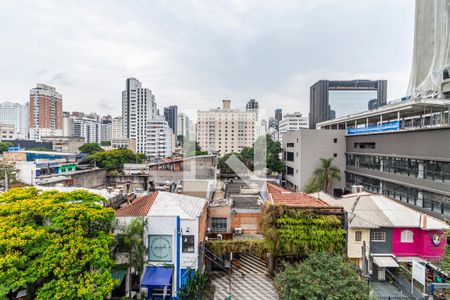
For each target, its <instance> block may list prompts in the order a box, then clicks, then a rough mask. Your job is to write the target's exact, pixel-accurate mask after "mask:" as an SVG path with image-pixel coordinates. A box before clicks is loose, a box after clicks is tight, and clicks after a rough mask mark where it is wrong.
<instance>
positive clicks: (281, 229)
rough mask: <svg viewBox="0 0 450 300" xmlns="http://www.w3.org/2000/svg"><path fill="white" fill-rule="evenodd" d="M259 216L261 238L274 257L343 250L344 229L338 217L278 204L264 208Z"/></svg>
mask: <svg viewBox="0 0 450 300" xmlns="http://www.w3.org/2000/svg"><path fill="white" fill-rule="evenodd" d="M262 213H263V216H262V220H263V222H262V230H263V234H264V238H265V240H266V243H267V247H268V249H269V251H270V253H272V254H274V255H275V256H297V257H299V256H304V255H308V254H309V253H312V252H329V253H342V252H343V251H344V247H345V230H344V227H343V226H344V225H343V221H342V218H341V216H340V215H333V214H320V213H317V212H313V211H310V210H306V209H301V208H295V207H285V206H280V205H265V206H264V208H263V212H262Z"/></svg>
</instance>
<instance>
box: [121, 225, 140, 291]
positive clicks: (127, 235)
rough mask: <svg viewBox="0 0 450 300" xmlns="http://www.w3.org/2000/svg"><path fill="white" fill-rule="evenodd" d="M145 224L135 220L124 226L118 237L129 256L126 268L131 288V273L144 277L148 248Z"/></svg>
mask: <svg viewBox="0 0 450 300" xmlns="http://www.w3.org/2000/svg"><path fill="white" fill-rule="evenodd" d="M145 225H146V224H145V222H144V221H143V220H142V219H138V218H136V219H133V220H132V221H131V223H130V224H127V225H124V226H122V227H121V228H120V229H119V230H120V231H121V233H120V234H119V235H118V237H119V239H120V241H119V243H121V244H122V245H121V249H123V250H124V251H123V253H126V254H127V257H128V261H127V263H126V266H127V268H128V274H129V276H128V280H129V286H130V287H131V285H132V282H131V279H132V278H131V273H132V272H133V271H135V272H137V273H138V274H139V278H140V277H141V275H142V272H143V270H144V265H145V253H146V251H147V248H146V247H145V245H144V228H145ZM128 297H130V298H131V288H130V289H129V294H128Z"/></svg>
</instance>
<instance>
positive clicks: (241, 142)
mask: <svg viewBox="0 0 450 300" xmlns="http://www.w3.org/2000/svg"><path fill="white" fill-rule="evenodd" d="M230 105H231V100H223V106H222V108H217V109H210V110H207V111H197V141H198V143H199V144H200V147H201V148H202V149H203V150H207V151H210V152H215V151H218V152H219V154H220V155H224V154H226V153H230V152H239V151H241V150H242V148H244V147H251V146H253V143H254V142H255V139H256V137H257V134H256V120H257V116H256V115H257V113H256V111H240V110H238V109H231V107H230Z"/></svg>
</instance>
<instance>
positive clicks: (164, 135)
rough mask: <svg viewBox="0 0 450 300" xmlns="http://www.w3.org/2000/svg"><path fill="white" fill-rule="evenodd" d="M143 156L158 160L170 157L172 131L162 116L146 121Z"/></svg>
mask: <svg viewBox="0 0 450 300" xmlns="http://www.w3.org/2000/svg"><path fill="white" fill-rule="evenodd" d="M145 132H146V144H145V152H144V153H145V155H146V156H147V157H148V158H149V159H150V160H158V159H161V158H164V157H169V156H171V155H172V135H173V134H172V129H171V128H170V127H169V124H168V123H167V121H166V120H165V119H164V117H162V116H156V117H154V118H153V119H151V120H148V121H147V127H146V131H145Z"/></svg>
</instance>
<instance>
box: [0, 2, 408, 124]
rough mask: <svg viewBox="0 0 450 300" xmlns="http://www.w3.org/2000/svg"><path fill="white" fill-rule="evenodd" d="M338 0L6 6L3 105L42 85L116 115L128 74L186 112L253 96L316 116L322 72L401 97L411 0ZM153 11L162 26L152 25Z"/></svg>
mask: <svg viewBox="0 0 450 300" xmlns="http://www.w3.org/2000/svg"><path fill="white" fill-rule="evenodd" d="M339 3H340V4H339V6H337V2H334V1H315V2H314V3H309V2H308V3H289V2H283V3H281V4H278V3H277V4H276V5H275V4H264V5H258V6H257V5H256V4H255V3H250V2H246V3H242V2H239V3H234V4H226V3H204V4H201V5H200V4H198V3H191V2H189V3H185V4H178V5H166V4H165V3H162V2H156V3H153V4H152V5H148V4H144V3H141V4H138V3H133V4H131V5H128V6H126V7H124V5H125V4H120V3H112V5H109V6H108V7H107V8H104V7H103V6H102V5H100V4H98V3H97V4H95V3H94V4H91V3H87V2H85V3H81V4H79V3H77V6H75V5H74V4H68V5H67V6H64V7H59V6H58V5H57V3H56V2H45V3H40V4H39V5H37V4H33V3H30V4H29V6H28V9H27V10H23V9H22V7H20V6H19V5H17V4H16V3H14V2H7V3H6V4H5V5H4V7H3V9H2V12H0V19H1V20H2V24H3V25H4V26H2V28H3V30H2V29H0V32H2V34H3V35H4V37H5V38H6V39H8V40H10V43H8V44H7V45H5V47H3V48H2V49H1V50H0V53H1V54H2V56H3V57H11V58H12V59H10V60H7V61H5V62H3V67H4V70H5V71H6V72H4V73H3V74H2V75H1V76H2V81H1V82H2V85H4V87H8V88H6V89H5V88H4V89H3V90H4V91H5V92H4V94H3V97H2V99H1V101H11V102H18V103H25V102H26V99H27V95H28V93H29V89H30V87H32V86H34V85H35V84H36V83H40V82H42V83H45V84H49V85H51V86H54V87H55V88H56V89H57V90H58V91H60V92H61V93H62V94H63V95H64V110H65V111H80V110H81V111H86V112H90V111H95V112H97V113H99V114H102V115H105V114H111V115H114V116H117V115H120V107H121V97H120V93H121V91H122V89H123V82H124V80H125V79H126V78H128V77H136V78H138V79H139V80H140V81H142V82H145V83H146V86H147V87H148V88H149V89H151V90H152V93H154V94H155V96H156V102H157V103H168V104H171V105H177V106H178V107H179V111H180V112H182V111H189V110H195V109H197V108H198V107H204V108H214V105H213V103H216V102H218V101H220V100H222V99H232V100H233V103H235V107H239V108H244V107H245V103H246V102H247V101H248V100H249V99H252V98H255V99H256V100H257V101H258V102H259V103H260V106H261V107H264V108H266V109H267V110H268V111H273V110H274V109H275V108H276V107H282V108H284V109H285V110H286V108H288V107H292V103H293V102H294V103H296V105H295V107H293V109H292V111H301V112H303V113H307V112H308V106H309V103H308V102H309V100H308V99H309V86H310V85H312V84H313V83H314V82H315V81H317V80H319V79H323V78H327V79H331V80H339V79H345V80H351V79H372V80H377V79H386V80H388V83H389V90H388V99H394V98H399V97H401V96H404V94H405V93H406V88H407V83H408V76H409V72H410V68H411V58H412V39H413V23H414V17H413V15H414V3H412V2H410V1H395V2H394V1H392V3H391V2H390V8H389V9H388V10H387V9H385V8H384V2H381V1H373V2H365V3H357V4H355V3H350V2H343V3H342V2H341V1H340V2H339ZM336 7H337V8H336ZM103 9H106V11H105V13H102V14H100V15H99V14H98V12H99V10H103ZM146 10H147V11H149V13H150V14H151V17H152V18H153V20H156V21H155V22H163V23H162V24H165V26H153V25H152V24H153V23H151V22H150V21H148V19H152V18H144V16H143V15H142V13H141V12H140V11H146ZM331 11H333V13H331ZM136 12H138V13H136ZM185 12H189V13H187V14H185ZM69 14H70V16H71V18H65V17H64V16H65V15H69ZM324 15H326V16H328V17H327V18H321V16H324ZM11 16H14V18H12V17H11ZM44 16H45V18H44ZM94 16H95V18H94ZM219 16H221V17H220V18H219V22H217V21H218V19H217V18H218V17H219ZM330 16H332V17H330ZM341 19H345V20H346V22H345V24H341V23H342V22H339V20H341ZM271 20H272V21H271ZM275 20H283V22H281V23H280V22H279V21H278V22H275ZM299 20H300V21H299ZM216 22H217V23H220V26H219V24H216ZM119 25H120V28H119ZM12 28H14V30H11V29H12ZM67 32H70V34H68V35H66V34H65V33H67ZM67 36H70V39H68V38H67ZM24 37H27V38H26V39H25V38H24ZM120 39H122V40H121V41H120V42H119V40H120ZM15 41H18V42H17V43H16V42H15ZM106 49H107V50H106ZM13 54H14V55H13ZM325 70H326V71H325ZM17 78H20V80H17ZM13 79H14V80H13ZM225 79H226V80H225ZM186 99H189V100H186ZM193 103H195V104H196V105H195V106H193ZM274 103H276V107H275V104H274ZM85 107H89V109H88V110H87V109H85ZM190 117H192V116H190Z"/></svg>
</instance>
